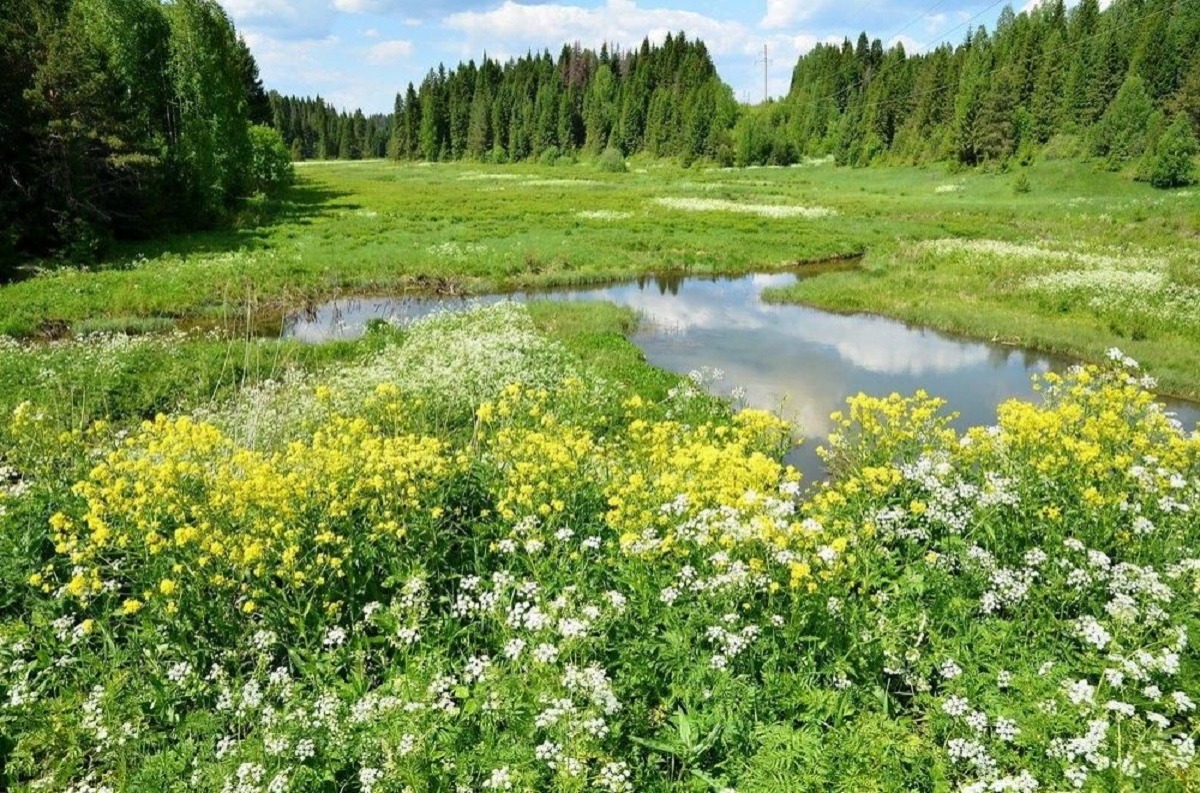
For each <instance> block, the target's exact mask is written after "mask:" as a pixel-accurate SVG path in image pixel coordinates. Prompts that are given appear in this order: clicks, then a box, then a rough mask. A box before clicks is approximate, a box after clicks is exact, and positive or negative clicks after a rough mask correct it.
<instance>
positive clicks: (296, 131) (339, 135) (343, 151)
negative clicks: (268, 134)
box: [268, 91, 392, 160]
mask: <svg viewBox="0 0 1200 793" xmlns="http://www.w3.org/2000/svg"><path fill="white" fill-rule="evenodd" d="M268 101H269V103H270V107H271V123H272V125H273V126H274V127H275V129H277V130H279V134H280V135H281V136H282V138H283V142H284V145H286V146H287V148H288V151H289V152H291V155H292V159H294V160H313V159H316V160H361V159H366V158H371V157H386V156H387V154H388V146H389V143H390V142H391V139H392V116H391V114H388V113H376V114H373V115H369V116H368V115H366V114H364V113H363V111H362V110H355V111H354V112H353V113H347V112H344V111H338V110H337V109H336V108H334V107H333V105H331V104H329V103H328V102H326V101H325V100H324V99H322V98H321V97H319V96H318V97H316V98H311V99H310V98H308V97H295V96H281V95H280V94H278V93H277V92H275V91H271V92H270V94H269V95H268Z"/></svg>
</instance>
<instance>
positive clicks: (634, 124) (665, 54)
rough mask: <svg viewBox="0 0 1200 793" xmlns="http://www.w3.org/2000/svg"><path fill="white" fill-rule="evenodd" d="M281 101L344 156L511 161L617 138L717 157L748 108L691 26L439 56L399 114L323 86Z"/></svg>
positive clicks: (628, 148)
mask: <svg viewBox="0 0 1200 793" xmlns="http://www.w3.org/2000/svg"><path fill="white" fill-rule="evenodd" d="M271 103H272V108H273V110H274V114H275V124H276V126H277V127H278V129H279V130H280V132H281V133H282V135H283V138H284V141H285V143H287V145H288V146H290V147H291V148H292V150H293V151H299V152H301V153H302V154H303V156H305V157H309V156H315V157H339V158H344V157H345V156H346V152H349V156H350V157H356V156H383V155H384V154H385V153H386V154H388V155H390V156H392V157H395V158H398V159H420V160H452V159H464V158H468V159H475V160H482V159H490V160H493V161H500V162H504V161H510V160H524V159H529V158H546V157H547V156H557V155H559V154H562V153H567V152H576V151H593V152H599V151H601V150H603V149H604V148H606V147H608V146H613V147H616V148H619V149H620V150H621V151H622V152H624V153H626V154H632V153H635V152H648V153H650V154H653V155H658V156H671V157H674V156H678V157H683V158H686V159H695V158H697V157H712V158H715V157H717V156H718V155H719V152H720V148H721V146H722V145H723V144H725V145H727V139H728V135H729V131H730V129H731V128H732V127H733V124H734V122H735V121H736V120H737V115H738V105H737V103H736V102H735V101H734V98H733V93H732V91H731V90H730V89H729V87H728V86H726V85H725V84H724V83H722V82H721V80H720V78H719V77H718V76H717V71H716V68H715V67H714V66H713V62H712V59H711V58H710V57H709V54H708V50H707V48H706V47H705V46H704V43H703V42H701V41H689V40H688V39H687V37H686V36H685V35H684V34H682V33H681V34H679V35H678V36H672V35H668V36H667V38H666V40H665V41H664V42H663V43H662V44H661V45H657V46H656V45H652V44H651V43H650V42H649V41H644V42H643V43H642V46H641V47H640V48H639V49H637V50H630V51H620V50H618V49H615V48H613V49H610V48H609V47H608V46H604V47H602V48H601V49H600V51H599V52H596V51H594V50H590V49H583V48H581V47H579V46H567V47H563V49H562V51H561V53H560V54H559V56H558V58H557V59H555V58H554V57H553V56H551V54H550V53H549V52H543V53H542V54H540V55H534V54H529V55H526V56H524V57H521V58H518V59H515V60H510V61H508V62H506V63H504V64H501V63H499V62H498V61H496V60H493V59H491V58H484V59H483V61H482V63H481V64H480V65H476V64H475V62H474V61H470V62H468V63H464V64H459V66H458V67H457V68H455V69H454V70H452V71H448V70H447V69H446V68H445V67H444V66H439V67H438V68H437V69H434V70H431V71H430V72H429V74H428V75H427V76H426V77H425V79H424V80H423V81H422V82H421V85H420V86H419V87H418V86H414V85H412V84H411V83H410V84H409V86H408V90H407V91H405V92H404V93H402V94H399V95H397V96H396V104H395V112H394V113H393V114H392V116H391V117H383V116H375V117H365V116H364V115H363V114H362V112H361V111H358V112H355V113H353V114H347V113H338V112H336V111H335V110H334V109H333V108H331V107H330V106H329V105H328V104H326V103H325V102H324V101H323V100H321V99H320V98H317V99H296V98H292V97H281V96H277V95H273V96H272V97H271ZM356 152H357V153H356ZM358 153H360V154H358Z"/></svg>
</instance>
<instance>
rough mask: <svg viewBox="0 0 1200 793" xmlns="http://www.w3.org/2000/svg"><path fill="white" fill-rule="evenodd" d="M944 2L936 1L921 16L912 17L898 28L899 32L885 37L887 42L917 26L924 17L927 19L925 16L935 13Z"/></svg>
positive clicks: (942, 0)
mask: <svg viewBox="0 0 1200 793" xmlns="http://www.w3.org/2000/svg"><path fill="white" fill-rule="evenodd" d="M945 2H946V0H938V1H937V2H936V3H934V4H933V5H931V6H930V7H929V8H928V9H926V10H925V12H924V13H922V14H919V15H918V16H915V17H913V18H912V19H910V20H909V21H908V22H907V23H906V24H905V25H904V27H902V28H900V29H899V30H897V31H896V32H895V33H893V34H891V35H890V36H888V37H887V40H888V41H891V40H892V39H894V38H896V37H897V36H899V35H900V34H901V33H903V32H904V31H906V30H908V29H909V28H911V27H912V26H913V25H915V24H917V23H918V22H920V21H921V20H922V19H924V18H925V17H927V16H929V15H930V14H932V13H933V12H934V11H936V10H937V9H938V8H940V7H941V6H942V5H943V4H944V3H945Z"/></svg>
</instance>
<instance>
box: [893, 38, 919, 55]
mask: <svg viewBox="0 0 1200 793" xmlns="http://www.w3.org/2000/svg"><path fill="white" fill-rule="evenodd" d="M897 44H903V45H904V54H905V55H915V54H917V53H918V52H922V49H921V42H919V41H917V40H916V39H914V38H913V37H911V36H905V35H903V34H901V35H899V36H892V38H891V39H889V40H888V43H887V45H886V46H887V48H888V49H891V48H892V47H895V46H896V45H897Z"/></svg>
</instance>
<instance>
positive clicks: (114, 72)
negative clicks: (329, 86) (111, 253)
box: [0, 0, 1200, 277]
mask: <svg viewBox="0 0 1200 793" xmlns="http://www.w3.org/2000/svg"><path fill="white" fill-rule="evenodd" d="M10 6H11V8H8V9H7V10H6V11H5V12H4V13H3V14H0V277H2V276H3V272H2V271H3V269H4V267H5V266H6V264H7V265H11V264H12V263H13V262H15V261H16V260H18V259H20V258H23V257H29V256H45V255H58V256H61V257H63V258H66V259H69V260H72V261H85V260H87V259H89V258H93V257H94V256H95V255H97V253H98V252H99V251H100V250H101V249H102V247H103V245H104V243H105V242H106V241H107V240H110V239H114V238H118V239H119V238H130V237H139V236H147V235H151V234H156V233H160V232H162V231H167V230H171V229H186V228H195V227H202V226H206V225H212V224H214V223H217V222H221V221H222V220H223V219H224V218H225V217H226V216H227V215H228V213H229V211H230V210H231V209H232V208H234V207H236V206H237V205H238V204H239V203H240V202H242V201H243V200H244V199H245V198H246V197H247V196H249V195H251V194H255V193H258V192H264V191H265V189H266V188H267V187H269V186H273V185H275V186H277V185H278V184H280V183H282V182H286V181H287V180H288V179H289V178H290V175H291V172H290V165H288V160H289V155H290V159H294V160H299V159H310V158H321V159H326V158H327V159H334V158H337V159H356V158H364V157H385V156H387V157H392V158H395V159H402V160H456V159H471V160H478V161H489V162H511V161H521V160H531V159H536V160H539V161H542V162H557V161H558V160H560V159H562V158H567V159H570V158H574V157H576V156H578V155H580V154H584V155H592V154H599V153H601V152H606V159H607V160H612V159H613V157H614V156H615V157H616V160H617V162H620V157H621V156H624V155H633V154H643V153H644V154H648V155H651V156H659V157H672V158H676V159H678V160H679V161H681V162H682V163H683V164H685V165H687V164H690V163H691V162H692V161H695V160H703V161H707V162H716V163H720V164H724V165H753V164H777V165H786V164H789V163H794V162H797V161H800V160H802V159H804V158H809V157H827V156H832V157H833V158H834V159H835V160H836V161H837V162H838V163H840V164H849V165H855V166H864V165H871V164H875V163H924V162H951V163H955V164H960V165H964V166H976V165H980V164H984V163H1008V162H1010V161H1011V160H1013V159H1014V158H1016V159H1017V160H1019V161H1024V162H1027V161H1029V160H1031V159H1032V158H1033V157H1034V156H1035V155H1037V154H1039V153H1043V154H1046V155H1049V156H1055V157H1060V158H1095V159H1097V160H1098V161H1099V162H1101V163H1103V164H1105V165H1106V166H1108V167H1111V168H1114V169H1122V168H1129V169H1131V170H1134V171H1135V175H1137V176H1138V177H1139V178H1146V179H1149V180H1150V181H1151V182H1153V183H1154V184H1156V185H1158V186H1172V185H1176V184H1183V183H1187V182H1188V181H1189V180H1190V179H1191V176H1192V173H1193V170H1194V165H1193V162H1194V159H1193V157H1194V154H1195V152H1196V149H1197V143H1196V132H1197V130H1198V129H1200V2H1196V1H1195V0H1114V2H1113V3H1112V4H1111V5H1110V6H1109V7H1108V8H1107V9H1105V10H1103V11H1101V10H1100V7H1099V5H1098V3H1097V0H1081V1H1080V2H1079V3H1078V4H1077V5H1075V6H1073V7H1072V8H1071V9H1070V10H1067V9H1066V7H1065V6H1064V3H1063V2H1062V0H1048V1H1047V2H1043V3H1042V4H1040V5H1038V6H1037V7H1035V8H1034V9H1032V10H1031V11H1028V12H1022V13H1020V14H1016V13H1014V12H1013V11H1012V9H1011V8H1005V10H1004V11H1003V12H1002V13H1001V14H1000V17H999V20H998V22H997V24H996V27H995V29H994V30H993V31H990V32H989V31H987V30H985V29H984V28H982V27H979V28H976V29H973V30H971V31H969V32H968V33H967V34H966V35H965V36H964V40H963V41H962V43H960V44H958V45H956V46H955V45H950V44H943V45H941V46H939V47H937V48H935V49H933V50H931V51H929V52H925V53H922V54H919V55H912V56H910V55H909V54H908V53H907V52H906V51H905V49H904V47H903V46H901V45H896V46H893V47H891V48H885V47H884V46H883V43H882V42H881V41H880V40H879V39H875V40H871V39H869V38H868V36H867V35H866V34H865V33H864V34H862V35H860V36H859V37H858V39H857V41H856V42H854V43H851V41H850V40H846V41H844V42H843V43H842V44H841V45H824V44H823V45H819V46H817V47H816V48H815V49H813V50H812V51H811V52H809V53H807V54H806V55H804V56H803V57H802V58H800V59H799V62H798V63H797V64H796V67H795V70H794V72H793V75H792V83H791V87H790V90H789V92H788V94H787V96H786V97H784V98H783V99H781V100H778V101H771V102H765V103H763V104H761V105H756V106H743V105H739V104H738V103H737V102H736V101H734V98H733V94H732V91H731V90H730V88H729V87H728V86H727V85H725V84H724V83H723V82H722V81H721V79H720V78H719V76H718V75H717V72H716V69H715V67H714V65H713V61H712V58H711V57H710V55H709V52H708V50H707V48H706V47H705V45H704V43H703V42H701V41H699V40H691V39H688V38H687V36H686V35H685V34H683V33H680V34H677V35H670V36H667V37H666V38H665V40H664V41H663V42H662V43H661V44H658V45H654V44H651V43H650V42H649V41H644V42H643V43H642V45H641V46H640V47H638V48H636V49H630V50H620V49H617V48H613V47H608V46H605V47H601V49H600V50H599V51H594V50H590V49H584V48H581V47H579V46H566V47H563V48H562V50H561V51H560V53H559V54H558V56H557V57H554V56H552V55H551V54H550V52H548V51H546V52H542V53H540V54H535V53H529V54H527V55H525V56H524V57H521V58H516V59H512V60H509V61H507V62H504V63H500V62H499V61H497V60H495V59H492V58H487V57H485V58H484V59H483V60H482V62H481V63H479V64H476V63H475V62H474V61H470V62H467V63H464V64H459V65H458V66H457V67H455V68H454V69H447V68H446V67H444V66H439V67H438V68H436V69H433V70H431V71H430V72H429V73H428V75H427V76H426V77H425V79H424V80H423V81H422V82H421V84H420V85H419V86H418V85H413V84H409V86H408V87H407V89H406V90H404V91H403V92H401V93H400V94H398V95H397V96H396V101H395V106H394V108H393V112H392V113H383V114H377V115H366V114H364V113H363V112H362V111H361V110H356V111H353V112H347V111H345V110H339V109H336V108H334V107H332V106H331V105H329V103H327V102H326V101H324V100H322V99H321V98H319V97H318V98H313V99H308V98H295V97H288V96H281V95H279V94H277V93H274V92H272V93H267V92H266V91H265V90H264V89H263V86H262V82H261V80H260V79H259V75H258V67H257V65H256V64H255V62H254V58H253V56H252V55H251V53H250V50H249V49H248V48H247V46H246V44H245V42H244V41H243V40H242V39H241V38H240V37H239V36H238V35H237V33H236V31H235V30H234V27H233V25H232V23H231V22H230V20H229V18H228V16H227V15H226V14H225V12H224V10H223V9H222V8H221V6H220V5H219V4H218V3H217V2H215V0H173V1H172V2H169V3H163V2H161V1H160V0H21V1H20V2H17V3H15V4H10Z"/></svg>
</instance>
